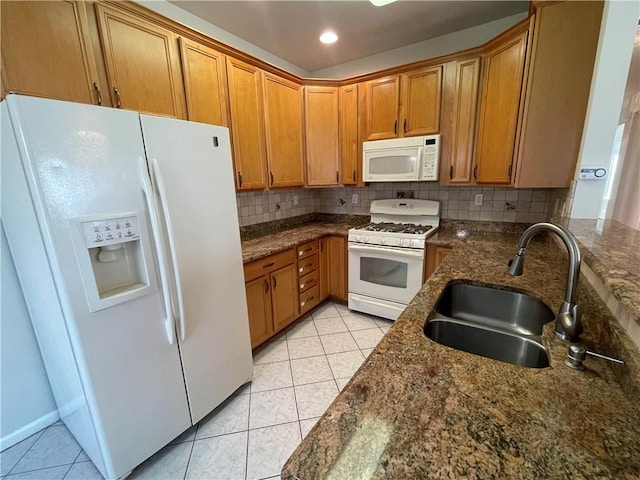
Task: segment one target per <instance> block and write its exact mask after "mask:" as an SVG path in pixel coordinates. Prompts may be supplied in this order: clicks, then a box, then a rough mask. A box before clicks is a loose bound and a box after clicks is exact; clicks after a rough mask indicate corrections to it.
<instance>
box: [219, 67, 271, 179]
mask: <svg viewBox="0 0 640 480" xmlns="http://www.w3.org/2000/svg"><path fill="white" fill-rule="evenodd" d="M227 80H228V85H229V107H230V108H229V111H230V114H231V136H232V139H233V141H232V147H233V160H234V165H235V168H236V187H237V189H238V190H259V189H264V188H266V187H267V171H266V165H267V164H266V157H265V140H264V124H263V112H262V97H261V92H262V89H261V84H262V78H261V72H260V70H259V69H258V68H256V67H254V66H252V65H249V64H247V63H244V62H241V61H239V60H236V59H234V58H231V57H227Z"/></svg>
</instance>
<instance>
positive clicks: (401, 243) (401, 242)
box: [398, 238, 407, 247]
mask: <svg viewBox="0 0 640 480" xmlns="http://www.w3.org/2000/svg"><path fill="white" fill-rule="evenodd" d="M406 243H407V241H406V240H405V239H404V238H401V239H400V241H399V242H398V245H400V246H401V247H404V246H405V244H406Z"/></svg>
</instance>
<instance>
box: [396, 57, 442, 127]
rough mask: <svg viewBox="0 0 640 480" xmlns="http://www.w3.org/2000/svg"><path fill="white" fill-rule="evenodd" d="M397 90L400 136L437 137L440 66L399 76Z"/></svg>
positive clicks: (440, 84)
mask: <svg viewBox="0 0 640 480" xmlns="http://www.w3.org/2000/svg"><path fill="white" fill-rule="evenodd" d="M400 89H401V92H402V103H401V109H400V120H401V123H402V128H401V136H413V135H430V134H434V133H438V132H439V131H440V101H441V97H442V94H441V92H442V66H440V65H438V66H437V67H432V68H423V69H420V70H415V71H413V72H408V73H404V74H402V75H401V77H400ZM399 129H400V127H399Z"/></svg>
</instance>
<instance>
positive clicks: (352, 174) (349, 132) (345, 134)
mask: <svg viewBox="0 0 640 480" xmlns="http://www.w3.org/2000/svg"><path fill="white" fill-rule="evenodd" d="M360 158H361V156H360V155H358V85H347V86H346V87H340V165H341V172H342V175H340V178H341V180H342V184H343V185H357V184H358V179H359V178H360V176H361V175H360V165H362V162H361V161H360ZM307 161H308V159H307Z"/></svg>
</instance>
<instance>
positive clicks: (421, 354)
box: [282, 231, 640, 480]
mask: <svg viewBox="0 0 640 480" xmlns="http://www.w3.org/2000/svg"><path fill="white" fill-rule="evenodd" d="M518 239H519V236H518V235H513V234H511V235H510V234H504V233H501V234H489V235H478V236H474V235H471V236H469V237H468V238H464V239H460V238H458V237H456V236H455V234H453V233H451V232H446V231H441V232H439V233H438V234H437V235H436V236H434V237H432V239H431V240H430V241H432V242H435V243H438V242H441V243H445V244H448V245H451V246H453V247H454V250H453V252H452V253H451V254H449V255H448V256H447V257H446V258H445V260H444V262H443V264H442V265H441V266H440V268H438V270H437V271H436V272H435V273H434V274H433V275H432V276H431V277H430V279H429V280H428V281H427V283H426V284H425V285H424V286H423V288H422V290H421V291H420V292H419V293H418V294H417V295H416V297H415V298H414V300H413V301H412V302H411V304H410V305H409V306H408V307H407V309H406V310H405V311H404V313H403V314H402V315H401V316H400V318H399V319H398V320H397V321H396V322H395V323H394V325H393V326H392V328H391V329H389V332H388V333H387V334H386V335H385V336H384V337H383V339H382V340H381V341H380V343H379V344H378V346H377V347H376V349H374V351H373V352H372V353H371V355H370V356H369V357H368V358H367V360H366V361H365V362H364V364H363V365H362V367H361V368H360V369H359V370H358V372H356V374H355V375H354V377H353V378H352V380H351V381H350V382H349V384H347V386H346V387H345V388H344V389H343V391H342V392H341V393H340V395H339V396H338V397H337V398H336V399H335V400H334V402H333V403H332V405H331V406H330V407H329V409H328V410H327V412H326V413H325V415H324V416H323V417H322V418H321V419H320V420H319V421H318V423H317V424H316V425H315V427H314V428H313V429H312V430H311V432H310V433H309V434H308V435H307V437H305V439H304V440H303V442H302V444H301V445H300V446H299V447H298V448H297V450H296V451H295V452H294V453H293V455H292V456H291V458H290V459H289V460H288V462H287V463H286V464H285V466H284V468H283V471H282V477H283V478H285V479H296V478H297V479H301V480H312V479H313V480H317V479H324V478H335V479H347V478H349V479H351V478H367V479H382V478H384V479H396V478H397V479H400V478H402V479H407V478H448V479H449V478H469V479H472V478H509V479H512V478H527V479H528V478H545V479H546V478H615V479H622V478H638V476H639V472H640V404H639V403H638V398H640V394H639V392H640V379H639V372H640V363H639V360H640V353H639V352H638V348H637V347H636V345H635V344H633V343H632V342H631V340H630V339H629V338H628V337H627V336H626V335H625V334H624V333H623V332H622V330H621V329H620V327H619V326H618V325H617V323H616V322H615V319H614V318H613V317H611V315H610V313H609V311H608V310H607V309H606V308H605V306H604V304H603V303H602V302H601V301H600V300H599V298H598V297H597V294H596V293H595V292H594V291H593V289H592V288H591V287H590V286H589V285H587V284H586V282H585V281H581V282H580V287H579V290H578V303H579V304H580V305H581V307H583V311H584V316H583V324H584V329H585V332H584V334H583V335H582V343H583V344H585V345H586V346H587V347H588V348H589V349H591V350H595V351H597V352H600V353H604V354H609V355H613V356H616V355H617V356H618V357H619V358H622V359H623V360H625V362H626V364H625V365H622V366H618V365H614V364H610V363H608V362H606V361H603V360H599V359H593V358H591V357H589V358H587V360H585V363H584V364H585V367H586V370H585V371H574V370H571V369H569V368H568V367H566V366H565V365H564V362H563V360H564V358H565V355H566V350H567V345H566V344H565V343H563V342H561V341H560V340H558V339H557V338H555V336H554V335H553V328H554V325H553V322H551V323H549V324H547V325H546V326H545V331H544V337H545V339H546V341H547V342H548V345H549V351H550V357H551V366H550V367H549V368H545V369H528V368H523V367H518V366H515V365H511V364H507V363H502V362H498V361H495V360H491V359H488V358H484V357H480V356H476V355H472V354H469V353H465V352H461V351H458V350H454V349H451V348H448V347H445V346H442V345H439V344H437V343H435V342H433V341H431V340H429V339H427V338H426V337H425V336H424V334H423V327H424V324H425V321H426V319H427V316H428V315H429V313H430V312H431V310H432V309H433V307H434V304H435V302H436V300H437V299H438V297H439V296H440V294H441V292H442V290H443V289H444V287H445V286H446V285H447V284H448V283H449V282H450V281H452V280H459V281H465V282H471V283H478V284H483V283H489V284H499V285H505V286H508V287H510V288H515V289H518V290H520V291H524V292H525V293H530V294H533V295H534V296H537V297H539V298H541V299H542V300H543V301H544V302H545V303H546V304H547V305H548V306H550V307H551V308H552V310H554V311H555V310H556V309H557V307H558V306H559V305H560V303H561V301H562V298H563V296H564V286H565V282H566V271H567V270H566V269H567V261H566V259H565V256H564V255H563V252H562V251H561V249H560V248H559V247H558V246H557V245H556V244H554V243H553V242H551V241H549V240H541V241H536V240H534V241H533V242H532V243H531V245H530V246H529V249H528V251H527V261H526V264H525V271H524V275H523V276H521V277H511V276H509V275H508V274H507V272H506V266H505V263H506V261H507V260H508V259H509V258H510V257H511V256H512V255H513V254H514V253H515V251H516V245H517V242H518Z"/></svg>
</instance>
